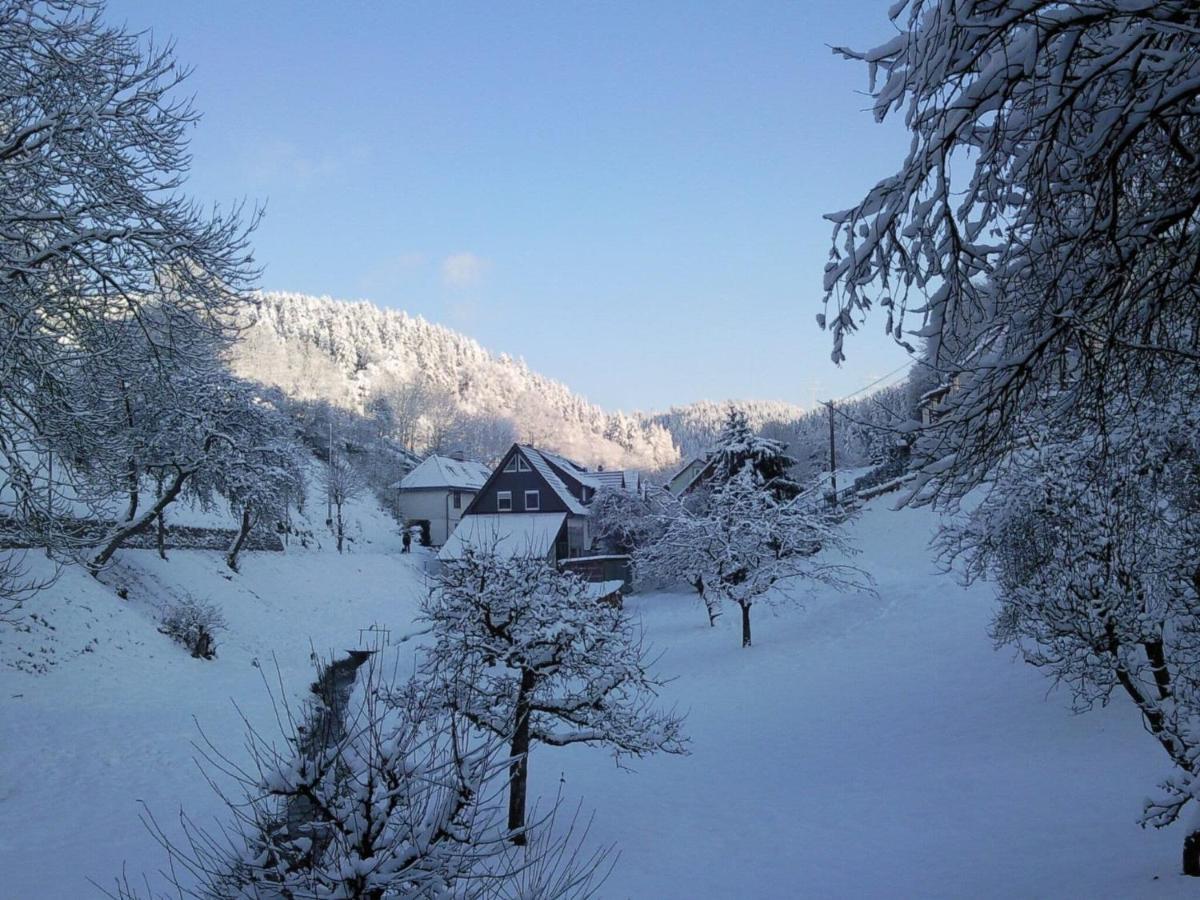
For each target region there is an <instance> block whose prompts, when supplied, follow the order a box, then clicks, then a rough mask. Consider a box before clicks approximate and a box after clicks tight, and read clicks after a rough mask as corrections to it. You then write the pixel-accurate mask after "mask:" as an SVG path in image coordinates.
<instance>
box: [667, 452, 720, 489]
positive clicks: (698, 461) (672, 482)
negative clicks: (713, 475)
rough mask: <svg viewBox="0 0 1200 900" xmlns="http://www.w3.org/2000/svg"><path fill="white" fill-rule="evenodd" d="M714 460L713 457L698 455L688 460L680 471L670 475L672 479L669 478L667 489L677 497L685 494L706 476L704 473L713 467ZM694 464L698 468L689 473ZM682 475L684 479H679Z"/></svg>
mask: <svg viewBox="0 0 1200 900" xmlns="http://www.w3.org/2000/svg"><path fill="white" fill-rule="evenodd" d="M713 462H714V459H713V458H711V457H707V458H706V457H702V456H697V457H695V458H693V459H690V460H688V461H687V463H685V464H684V465H683V467H682V468H681V469H680V470H679V471H678V472H676V473H675V474H674V475H672V476H671V477H670V479H668V480H667V490H668V491H670V492H671V493H672V494H674V495H675V496H676V497H682V496H683V495H684V494H686V493H687V492H688V491H690V490H691V489H692V488H694V487H695V486H696V483H697V482H698V481H700V479H701V478H703V477H704V474H705V473H706V472H707V471H708V470H709V469H710V468H711V466H712V464H713ZM693 466H696V467H698V468H696V469H695V471H693V472H692V473H691V474H690V475H689V474H688V472H689V470H691V469H692V467H693ZM681 476H682V480H678V481H677V479H680V478H681Z"/></svg>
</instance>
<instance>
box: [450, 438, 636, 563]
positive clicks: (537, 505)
mask: <svg viewBox="0 0 1200 900" xmlns="http://www.w3.org/2000/svg"><path fill="white" fill-rule="evenodd" d="M640 484H641V482H640V479H638V478H637V475H636V473H632V472H624V471H620V470H614V471H611V472H606V471H600V472H589V471H588V470H587V469H586V468H585V467H583V466H581V465H579V464H578V463H575V462H572V461H571V460H569V459H565V458H564V457H561V456H559V455H557V454H555V453H551V452H549V451H547V450H539V449H538V448H536V447H531V446H529V445H527V444H513V446H512V447H511V448H509V451H508V452H507V453H506V454H505V455H504V458H503V459H502V460H501V461H500V465H498V466H497V467H496V470H495V471H494V472H492V474H491V477H490V478H488V480H487V482H486V483H485V484H484V485H483V487H482V488H480V490H479V493H478V494H476V495H475V499H474V500H473V501H472V502H471V505H470V507H469V508H468V509H467V510H466V512H465V513H464V514H463V518H462V521H461V522H459V524H458V527H457V528H456V529H455V530H454V533H453V534H452V535H451V536H450V539H449V540H448V541H447V542H446V545H445V546H444V547H443V548H442V550H441V553H439V554H438V557H439V559H442V560H451V559H458V558H460V557H461V556H462V554H463V551H464V549H465V548H466V547H468V546H476V547H484V548H486V549H489V550H494V551H495V552H496V553H498V554H500V555H504V556H536V557H539V558H540V557H544V558H546V559H547V560H549V561H551V562H556V563H561V562H563V561H565V560H570V559H576V558H579V557H584V556H586V555H587V554H589V553H590V552H591V550H592V543H593V539H592V532H591V527H590V523H589V520H588V519H589V517H588V504H589V503H591V501H592V499H593V498H594V497H595V495H596V492H597V491H598V490H600V489H601V488H602V487H605V486H617V487H621V488H622V489H626V490H628V489H630V487H629V486H630V485H634V486H636V487H634V488H633V489H635V490H636V489H639V488H640Z"/></svg>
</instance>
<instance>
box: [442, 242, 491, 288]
mask: <svg viewBox="0 0 1200 900" xmlns="http://www.w3.org/2000/svg"><path fill="white" fill-rule="evenodd" d="M487 268H488V261H487V260H486V259H483V258H482V257H479V256H476V255H475V254H474V253H469V252H467V251H463V252H461V253H451V254H450V255H449V256H447V257H446V258H445V259H443V260H442V282H443V283H444V284H446V285H447V286H449V287H453V288H463V287H471V286H473V285H477V284H479V282H481V281H482V280H483V274H484V272H485V271H486V270H487Z"/></svg>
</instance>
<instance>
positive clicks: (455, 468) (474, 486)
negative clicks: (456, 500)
mask: <svg viewBox="0 0 1200 900" xmlns="http://www.w3.org/2000/svg"><path fill="white" fill-rule="evenodd" d="M491 474H492V471H491V469H489V468H488V467H487V466H485V465H484V464H483V463H478V462H475V461H474V460H469V459H468V460H462V459H453V458H451V457H449V456H430V457H428V458H427V459H426V460H425V461H424V462H423V463H421V464H420V465H419V466H417V467H416V468H415V469H413V470H412V471H411V472H409V473H408V474H407V475H405V476H404V477H403V478H401V479H400V481H399V482H397V484H396V485H394V486H397V487H399V488H400V490H402V491H419V490H428V489H430V488H448V489H450V490H467V491H477V490H479V489H480V488H481V487H483V484H484V482H485V481H487V480H488V476H489V475H491Z"/></svg>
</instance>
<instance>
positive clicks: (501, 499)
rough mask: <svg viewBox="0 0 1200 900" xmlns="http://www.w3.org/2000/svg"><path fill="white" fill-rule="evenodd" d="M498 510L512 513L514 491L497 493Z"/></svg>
mask: <svg viewBox="0 0 1200 900" xmlns="http://www.w3.org/2000/svg"><path fill="white" fill-rule="evenodd" d="M496 510H497V511H498V512H512V491H496Z"/></svg>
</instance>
